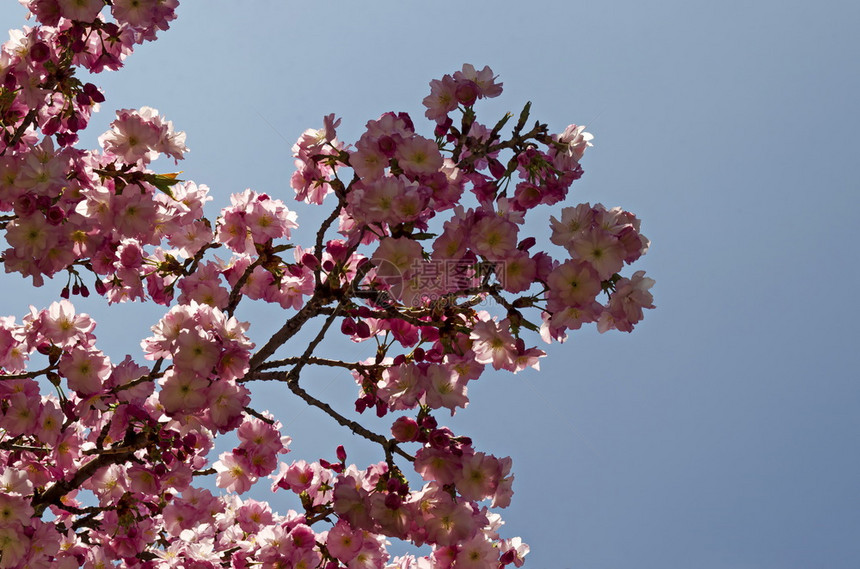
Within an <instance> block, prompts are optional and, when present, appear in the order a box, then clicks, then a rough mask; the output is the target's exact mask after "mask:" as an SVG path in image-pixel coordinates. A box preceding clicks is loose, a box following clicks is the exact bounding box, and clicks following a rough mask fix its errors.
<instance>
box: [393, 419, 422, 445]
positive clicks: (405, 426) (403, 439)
mask: <svg viewBox="0 0 860 569" xmlns="http://www.w3.org/2000/svg"><path fill="white" fill-rule="evenodd" d="M419 431H420V429H419V428H418V423H417V422H416V421H415V419H412V418H410V417H398V418H397V420H395V421H394V424H392V425H391V436H392V437H394V440H396V441H397V442H399V443H407V442H411V441H414V440H416V439H417V438H418V433H419Z"/></svg>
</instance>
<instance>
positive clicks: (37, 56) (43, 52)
mask: <svg viewBox="0 0 860 569" xmlns="http://www.w3.org/2000/svg"><path fill="white" fill-rule="evenodd" d="M49 57H51V48H49V47H48V44H46V43H45V42H43V41H37V42H35V43H34V44H33V45H32V46H30V59H32V60H33V61H35V62H36V63H42V62H43V61H47V60H48V58H49Z"/></svg>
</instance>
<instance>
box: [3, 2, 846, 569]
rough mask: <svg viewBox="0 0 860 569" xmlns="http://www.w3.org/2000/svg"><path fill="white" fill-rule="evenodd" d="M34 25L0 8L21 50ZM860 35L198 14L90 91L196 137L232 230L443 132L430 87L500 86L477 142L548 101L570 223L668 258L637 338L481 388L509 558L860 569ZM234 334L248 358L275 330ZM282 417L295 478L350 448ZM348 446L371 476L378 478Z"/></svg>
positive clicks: (750, 6) (585, 342) (804, 18)
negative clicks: (368, 125)
mask: <svg viewBox="0 0 860 569" xmlns="http://www.w3.org/2000/svg"><path fill="white" fill-rule="evenodd" d="M22 14H23V9H21V8H20V7H19V6H18V5H17V3H15V2H11V1H9V2H6V3H4V4H3V6H2V7H0V18H2V20H0V21H2V22H3V23H4V24H6V27H7V28H8V27H16V26H18V25H19V22H21V23H23V20H21V16H22ZM857 29H860V4H857V3H856V2H848V1H845V2H841V1H830V2H824V3H818V5H815V6H813V5H812V4H811V3H808V2H804V3H801V2H796V1H783V2H776V1H770V0H763V1H759V2H754V3H753V2H732V1H728V2H720V3H713V2H701V1H685V2H681V1H660V2H650V3H643V2H633V1H628V0H620V1H617V2H605V3H586V2H581V1H578V0H577V1H571V0H567V1H561V0H534V1H532V2H528V3H514V2H511V1H508V0H498V1H495V2H486V1H484V2H480V1H469V2H454V1H450V0H445V1H437V2H433V3H419V2H414V1H404V0H400V1H395V0H386V1H375V0H371V1H368V2H362V3H357V2H316V3H294V2H275V1H274V0H254V1H249V2H227V1H224V0H208V1H207V2H192V1H190V0H189V1H186V2H184V3H183V4H182V5H181V6H180V8H179V19H178V20H176V21H175V22H174V24H173V26H172V27H171V30H170V31H169V32H167V33H165V34H164V35H163V38H162V39H161V40H159V41H158V42H156V43H154V44H150V45H147V46H144V47H143V48H141V49H140V50H139V52H138V53H136V54H134V55H133V56H132V57H131V58H130V59H129V60H128V63H127V68H126V69H124V70H122V71H121V72H119V73H115V74H111V75H108V76H104V77H100V78H99V82H100V84H101V85H103V86H104V87H105V88H106V90H107V96H108V101H107V103H106V104H105V105H104V107H103V112H102V113H101V117H100V118H99V119H98V120H99V121H102V122H101V123H100V124H101V125H102V126H101V127H99V126H98V125H94V126H93V128H92V129H91V130H92V131H93V135H95V134H97V133H99V132H101V130H103V127H104V126H106V125H107V123H108V122H109V121H110V120H111V117H112V111H113V109H115V108H130V107H139V106H142V105H149V106H153V107H156V108H158V109H159V110H160V111H161V112H162V113H163V114H165V115H166V116H167V118H169V119H171V120H173V121H174V123H175V125H176V127H177V128H178V129H181V130H185V131H186V132H187V133H188V146H189V148H190V149H191V153H190V154H189V155H188V159H187V160H186V161H185V163H184V164H182V165H181V166H180V168H182V169H184V171H185V173H184V174H183V176H185V177H187V178H191V179H194V180H196V181H197V182H198V183H205V184H207V185H209V186H210V187H211V188H212V189H213V192H214V195H215V197H216V202H215V203H216V204H218V205H217V206H216V207H220V204H223V203H226V200H227V198H228V196H229V194H230V193H232V192H238V191H241V190H243V189H245V188H246V187H250V188H252V189H254V190H257V191H265V192H268V193H270V194H272V195H278V196H282V197H284V198H285V200H289V201H288V204H289V205H290V207H294V202H292V196H291V190H290V189H289V175H290V173H291V167H292V159H291V158H290V146H291V145H292V144H293V142H294V141H295V139H296V138H297V137H298V135H299V134H300V133H301V132H302V131H303V130H304V129H306V128H310V127H313V128H316V127H318V126H320V124H321V117H322V116H323V115H324V114H327V113H331V112H335V113H337V114H338V116H342V117H343V125H342V128H341V129H340V133H341V137H342V138H343V139H345V140H348V141H352V140H355V139H356V138H357V136H359V135H360V134H361V129H362V127H363V125H364V123H365V122H366V121H367V120H369V119H373V118H376V117H378V116H379V115H380V114H381V113H383V112H385V111H388V110H404V111H408V112H410V113H411V114H412V116H413V118H415V119H416V124H417V125H418V127H419V130H420V129H422V128H423V129H424V132H425V133H429V132H430V129H431V126H432V125H430V124H429V123H426V122H423V120H421V119H420V117H421V116H422V113H423V109H422V107H421V99H422V98H423V97H424V96H425V95H426V94H427V92H428V85H427V84H428V82H429V80H430V79H433V78H438V77H441V75H442V74H444V73H451V72H453V71H455V70H457V69H459V68H460V67H461V66H462V64H463V63H464V62H470V63H473V64H475V65H476V66H483V65H490V66H491V67H492V68H493V70H494V71H495V72H496V73H498V74H499V75H500V79H501V80H502V81H503V82H504V85H505V92H504V93H503V95H502V96H501V97H500V98H499V99H496V100H493V101H490V102H488V103H487V104H485V105H484V106H482V107H479V117H481V116H483V117H484V118H485V120H486V121H487V122H493V120H494V119H496V118H498V117H499V116H500V115H501V113H504V112H505V111H508V110H510V111H514V112H516V111H518V110H519V109H520V108H521V107H522V104H523V103H524V102H525V101H527V100H530V101H532V103H533V107H532V108H533V117H534V118H539V119H540V120H542V121H545V122H547V123H549V125H550V127H551V128H553V129H555V130H557V131H560V130H562V129H563V128H564V127H565V126H566V125H567V124H569V123H577V124H586V125H588V127H589V128H588V130H589V131H590V132H592V133H593V134H594V135H595V140H594V148H592V149H590V151H589V153H587V154H586V157H585V159H584V167H585V176H584V177H583V179H582V180H580V181H579V182H578V183H577V184H576V185H575V186H574V191H573V192H572V193H571V196H570V198H569V199H570V200H572V203H578V202H580V201H582V202H585V201H590V202H592V203H594V202H601V203H603V204H605V205H606V206H616V205H620V206H623V207H624V208H626V209H629V210H631V211H633V212H635V213H636V214H637V215H639V217H640V218H641V219H642V228H643V232H644V233H645V235H647V236H648V237H649V238H650V239H651V241H652V246H651V251H650V252H649V253H648V255H647V256H646V257H644V258H643V259H642V260H640V261H639V262H638V263H637V265H636V266H635V267H634V268H635V269H644V270H646V271H647V272H648V274H649V276H651V277H652V278H654V279H656V281H657V284H656V285H655V287H654V289H653V292H654V295H655V303H656V304H657V307H658V308H657V310H654V311H650V312H649V313H648V314H647V316H646V320H645V321H644V322H643V323H642V324H641V325H640V326H639V327H638V328H637V330H636V331H634V333H633V334H629V335H628V334H621V333H614V334H612V333H609V334H604V335H599V334H597V333H596V332H594V331H586V332H583V333H579V334H572V335H571V337H570V339H569V340H568V342H567V343H565V344H564V345H562V346H554V347H552V348H551V349H550V350H549V352H550V353H549V357H547V358H546V359H545V360H544V361H543V362H542V365H541V372H539V373H538V372H525V373H522V374H518V375H510V374H505V373H498V374H486V375H485V376H484V377H483V378H482V379H481V380H480V381H479V382H477V383H476V384H474V387H471V386H470V395H471V396H472V403H471V404H470V406H469V408H468V409H467V410H466V411H465V412H463V413H462V415H460V414H458V416H457V417H456V418H455V421H452V422H451V424H452V425H456V427H457V428H458V429H459V430H461V431H464V432H465V431H468V433H469V434H471V435H472V436H473V438H474V439H475V442H476V445H477V446H479V447H480V448H482V449H484V450H487V451H489V452H493V453H495V454H498V455H510V456H512V457H513V459H514V471H515V473H516V477H517V478H516V482H515V486H514V490H515V492H516V494H515V496H514V503H513V505H512V506H511V508H509V509H508V510H507V511H506V512H504V514H505V519H506V522H507V523H506V526H505V530H504V532H505V534H506V535H508V536H510V535H521V536H522V537H523V538H524V540H525V541H527V542H528V543H529V544H530V545H531V546H532V553H531V554H530V555H529V558H528V564H527V566H530V567H534V568H538V567H558V568H562V569H586V568H588V569H627V568H630V569H632V568H637V569H650V568H654V569H657V568H661V569H662V568H676V567H677V568H687V567H696V568H699V569H712V568H713V569H791V568H798V569H800V568H809V567H827V568H829V569H842V568H845V569H848V568H856V567H857V566H858V560H860V488H858V480H860V457H858V450H860V448H858V435H860V414H858V412H857V410H858V407H860V373H858V367H860V366H858V364H860V357H858V352H860V350H858V333H857V322H858V321H860V300H858V298H857V295H856V292H855V289H856V287H857V286H858V284H860V270H858V260H860V259H858V253H857V251H858V247H857V243H858V242H860V230H858V224H857V221H856V215H857V212H858V210H860V183H859V182H858V177H857V174H856V167H855V165H856V163H857V160H858V158H857V157H858V155H860V141H858V137H857V132H858V129H860V113H858V110H857V101H858V100H860V73H858V67H857V54H858V53H860V39H858V35H857V33H856V30H857ZM422 124H423V126H422ZM90 144H91V145H92V144H94V136H93V139H92V140H90ZM161 162H162V161H159V162H157V163H156V165H155V166H156V167H157V168H163V169H165V171H168V170H170V169H171V167H172V164H168V163H161ZM296 209H298V207H296ZM212 211H213V213H214V211H215V210H214V209H213V210H212ZM303 220H304V222H305V223H304V227H306V228H313V227H314V225H313V220H314V217H313V214H312V213H306V212H305V211H304V210H302V211H301V213H300V218H299V222H300V224H301V223H302V222H303ZM308 231H312V229H308ZM307 235H310V233H308V234H307ZM297 236H298V238H299V239H301V238H302V233H301V231H299V232H298V233H297ZM2 286H3V290H4V292H5V295H4V298H3V299H2V300H0V308H2V310H0V313H2V314H14V315H17V316H18V317H20V316H22V315H23V314H24V313H25V312H26V309H27V305H28V304H30V303H33V304H36V305H37V306H41V305H46V304H47V303H48V302H50V300H51V299H52V298H55V297H56V295H57V293H58V291H59V288H60V287H61V286H62V283H49V284H48V285H47V286H46V287H44V289H42V290H39V291H33V290H32V289H30V288H28V287H27V286H26V285H25V284H24V283H23V282H22V281H21V280H20V279H18V278H17V277H14V276H5V277H4V280H3V285H2ZM76 305H79V307H80V308H81V309H85V310H87V311H89V312H91V313H92V314H94V315H96V316H97V317H98V316H99V315H101V314H106V312H105V311H104V310H103V308H102V307H101V303H100V302H98V301H95V302H88V303H80V302H76ZM113 312H114V311H113V310H110V311H107V314H111V313H113ZM116 313H119V314H120V315H121V316H120V317H110V316H107V317H103V318H102V320H101V321H100V326H99V329H98V330H104V332H102V334H103V337H104V338H105V340H108V339H109V340H110V341H109V342H107V343H104V344H103V346H104V349H106V350H107V351H109V352H110V353H112V354H114V353H116V354H119V353H120V352H122V353H125V352H126V351H130V352H132V353H138V352H137V344H138V341H139V337H140V336H143V335H145V334H146V333H147V330H148V327H149V326H150V325H151V324H152V323H154V322H155V320H156V319H157V318H158V315H157V312H153V311H151V310H147V309H143V308H141V307H120V308H119V309H118V310H117V311H116ZM244 317H245V318H246V319H248V320H250V321H252V323H253V328H252V331H253V332H254V333H255V334H259V335H258V336H256V338H258V339H261V338H262V337H263V335H264V332H265V330H266V329H267V327H269V328H275V327H277V326H278V325H279V323H280V321H279V317H278V316H277V315H273V313H272V311H271V310H265V309H264V308H252V309H251V310H249V311H248V312H247V313H246V314H245V315H244ZM111 318H113V322H111V321H110V319H111ZM112 327H113V328H112ZM116 331H122V332H123V333H121V334H117V333H116ZM132 332H133V333H132ZM258 341H259V340H258ZM307 381H308V384H309V385H312V386H314V387H316V388H317V389H318V390H319V392H320V393H327V394H329V395H331V396H332V397H334V398H336V399H338V398H339V400H340V401H342V402H343V405H349V400H350V399H351V398H352V396H353V394H354V392H353V384H352V381H351V379H350V378H348V377H347V378H344V377H334V376H332V377H320V378H318V379H317V378H310V377H309V378H308V380H307ZM265 395H266V397H267V400H271V401H274V402H276V404H277V405H278V406H279V407H278V409H279V411H280V412H281V413H283V415H284V417H285V419H284V423H285V424H286V425H287V431H288V434H291V435H292V436H293V438H294V441H295V443H294V445H293V448H294V452H293V454H292V455H290V457H291V458H296V459H298V458H308V459H313V458H317V457H319V456H330V455H332V454H333V448H334V445H335V444H337V441H338V439H339V438H344V437H346V436H348V435H345V434H338V433H339V431H338V430H337V429H335V428H334V426H332V425H329V424H328V423H327V421H328V420H327V418H326V417H324V416H322V415H319V414H317V413H316V412H314V411H311V410H308V411H304V410H301V409H300V408H299V407H298V406H295V405H294V404H292V403H291V402H289V401H288V397H287V396H286V394H283V395H282V394H280V393H276V392H274V391H273V392H267V393H265ZM273 410H275V409H273ZM291 429H294V430H292V431H291ZM349 440H350V441H351V443H352V442H354V444H355V446H356V450H354V451H351V452H352V453H353V454H351V457H355V459H356V461H360V460H365V462H367V461H371V460H375V459H374V458H373V457H372V455H371V453H370V452H366V451H365V450H363V449H362V448H361V446H360V444H359V442H358V441H357V440H356V439H355V438H354V437H351V438H350V439H349ZM348 449H349V446H348ZM275 505H276V507H277V506H278V504H277V503H276V504H275Z"/></svg>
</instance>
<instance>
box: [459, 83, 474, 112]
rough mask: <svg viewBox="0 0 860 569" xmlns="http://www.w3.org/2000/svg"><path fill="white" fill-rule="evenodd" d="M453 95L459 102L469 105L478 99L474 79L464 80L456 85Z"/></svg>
mask: <svg viewBox="0 0 860 569" xmlns="http://www.w3.org/2000/svg"><path fill="white" fill-rule="evenodd" d="M454 95H455V96H456V97H457V101H459V102H460V103H461V104H463V105H466V106H467V107H471V106H472V105H474V104H475V101H477V100H478V86H477V85H476V84H475V82H474V81H464V82H462V83H460V84H459V85H457V89H456V90H455V91H454Z"/></svg>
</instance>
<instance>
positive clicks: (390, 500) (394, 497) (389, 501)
mask: <svg viewBox="0 0 860 569" xmlns="http://www.w3.org/2000/svg"><path fill="white" fill-rule="evenodd" d="M402 504H403V499H402V498H401V497H400V494H393V493H390V492H389V493H388V494H386V495H385V507H386V508H388V509H389V510H396V509H397V508H399V507H400V506H401V505H402Z"/></svg>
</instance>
